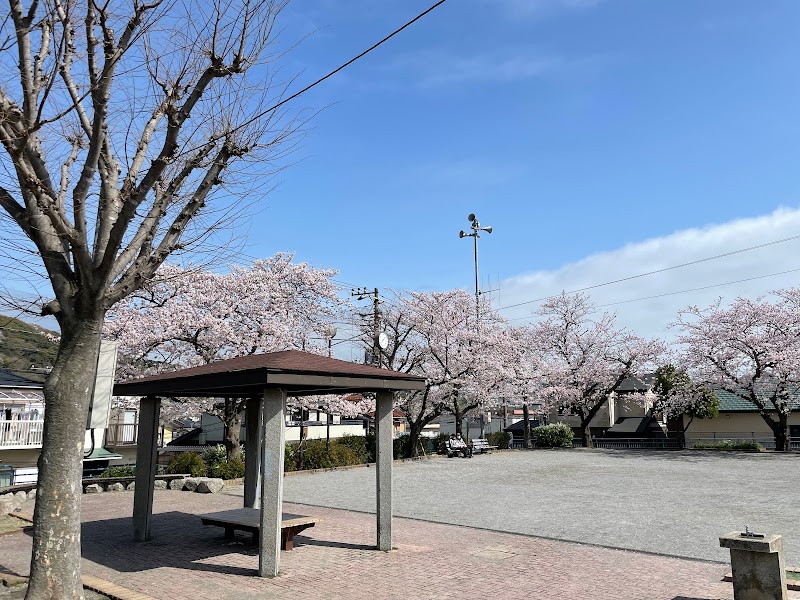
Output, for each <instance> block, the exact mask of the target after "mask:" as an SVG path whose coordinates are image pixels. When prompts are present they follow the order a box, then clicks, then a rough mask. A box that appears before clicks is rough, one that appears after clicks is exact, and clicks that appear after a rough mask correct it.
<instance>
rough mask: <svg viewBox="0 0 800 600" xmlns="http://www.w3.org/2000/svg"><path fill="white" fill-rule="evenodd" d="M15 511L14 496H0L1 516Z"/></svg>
mask: <svg viewBox="0 0 800 600" xmlns="http://www.w3.org/2000/svg"><path fill="white" fill-rule="evenodd" d="M13 510H14V497H13V494H3V495H2V496H0V516H2V515H7V514H8V513H10V512H11V511H13Z"/></svg>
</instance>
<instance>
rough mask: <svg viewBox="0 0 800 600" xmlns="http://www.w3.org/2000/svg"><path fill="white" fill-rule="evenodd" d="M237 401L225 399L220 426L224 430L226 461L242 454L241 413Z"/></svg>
mask: <svg viewBox="0 0 800 600" xmlns="http://www.w3.org/2000/svg"><path fill="white" fill-rule="evenodd" d="M240 408H241V406H240V404H239V401H238V400H236V399H235V398H226V399H225V408H224V410H223V417H222V424H223V426H224V428H225V433H224V440H223V444H225V450H226V453H227V456H228V460H229V461H230V460H233V459H235V458H238V457H239V456H241V453H242V444H241V436H242V413H241V411H240V410H239V409H240Z"/></svg>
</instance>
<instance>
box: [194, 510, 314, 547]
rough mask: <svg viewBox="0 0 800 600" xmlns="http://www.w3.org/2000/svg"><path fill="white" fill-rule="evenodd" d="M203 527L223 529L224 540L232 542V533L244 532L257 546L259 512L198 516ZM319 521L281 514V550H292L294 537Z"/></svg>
mask: <svg viewBox="0 0 800 600" xmlns="http://www.w3.org/2000/svg"><path fill="white" fill-rule="evenodd" d="M200 521H202V523H203V525H214V526H216V527H224V528H225V539H227V540H232V539H233V537H234V533H233V532H234V531H236V530H239V531H246V532H248V533H251V534H252V536H253V537H252V541H253V544H258V534H259V531H260V530H261V511H259V510H258V509H257V508H237V509H234V510H223V511H222V512H217V513H211V514H208V515H200ZM317 523H319V519H316V518H312V517H304V516H302V515H292V514H289V513H283V515H282V516H281V550H286V551H289V550H291V549H292V548H294V536H295V535H297V534H298V533H300V532H301V531H303V530H304V529H308V528H309V527H314V525H316V524H317Z"/></svg>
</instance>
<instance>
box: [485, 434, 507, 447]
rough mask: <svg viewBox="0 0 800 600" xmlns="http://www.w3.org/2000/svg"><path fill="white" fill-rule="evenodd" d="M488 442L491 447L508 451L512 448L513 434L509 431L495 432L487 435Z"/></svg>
mask: <svg viewBox="0 0 800 600" xmlns="http://www.w3.org/2000/svg"><path fill="white" fill-rule="evenodd" d="M486 441H487V442H489V445H490V446H497V447H498V448H500V449H501V450H507V449H508V448H509V447H510V446H511V434H510V433H508V432H507V431H494V432H492V433H489V434H487V435H486Z"/></svg>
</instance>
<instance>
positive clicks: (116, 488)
mask: <svg viewBox="0 0 800 600" xmlns="http://www.w3.org/2000/svg"><path fill="white" fill-rule="evenodd" d="M106 491H107V492H124V491H125V484H124V483H109V484H108V485H107V486H106Z"/></svg>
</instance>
